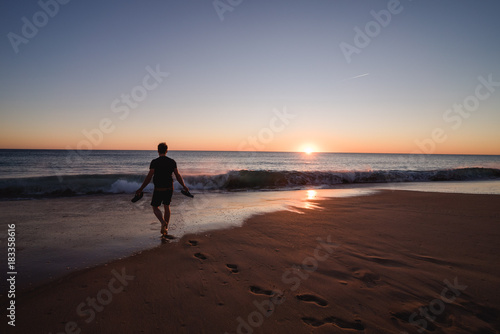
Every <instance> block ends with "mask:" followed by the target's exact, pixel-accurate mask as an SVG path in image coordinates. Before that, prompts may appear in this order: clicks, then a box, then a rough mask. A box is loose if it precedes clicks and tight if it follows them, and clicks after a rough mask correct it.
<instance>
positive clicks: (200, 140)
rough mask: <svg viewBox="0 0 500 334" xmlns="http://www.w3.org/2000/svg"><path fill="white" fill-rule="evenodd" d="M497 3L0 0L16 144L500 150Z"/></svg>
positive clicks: (2, 135)
mask: <svg viewBox="0 0 500 334" xmlns="http://www.w3.org/2000/svg"><path fill="white" fill-rule="evenodd" d="M499 12H500V2H498V1H496V0H484V1H463V0H443V1H431V0H427V1H425V0H413V1H412V0H401V1H397V0H390V1H355V0H308V1H304V0H252V1H250V0H216V1H211V0H189V1H187V0H183V1H159V0H141V1H138V0H136V1H129V0H120V1H95V0H89V1H75V0H72V1H68V0H58V1H57V0H40V1H13V0H7V1H3V2H2V3H1V4H0V13H1V14H0V30H1V36H2V39H1V45H0V64H1V67H0V115H1V116H0V117H1V122H0V148H25V149H72V150H78V149H91V150H101V149H131V150H132V149H144V150H146V149H152V150H154V149H155V148H156V145H157V143H158V142H161V141H165V142H167V144H168V145H169V148H170V149H171V150H228V151H237V150H252V151H253V150H256V151H303V150H306V149H309V150H313V151H323V152H359V153H425V154H500V131H499V128H500V40H499V38H498V32H499V31H500V20H498V13H499Z"/></svg>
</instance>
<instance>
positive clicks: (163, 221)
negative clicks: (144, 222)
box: [153, 207, 170, 234]
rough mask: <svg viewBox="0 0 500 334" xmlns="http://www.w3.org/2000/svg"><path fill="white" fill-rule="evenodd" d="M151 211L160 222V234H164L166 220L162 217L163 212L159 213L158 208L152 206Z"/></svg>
mask: <svg viewBox="0 0 500 334" xmlns="http://www.w3.org/2000/svg"><path fill="white" fill-rule="evenodd" d="M153 212H154V213H155V216H156V218H158V220H159V221H160V223H161V234H165V233H166V232H167V222H166V221H165V219H164V218H163V214H162V213H161V210H160V208H159V207H153ZM169 217H170V213H169Z"/></svg>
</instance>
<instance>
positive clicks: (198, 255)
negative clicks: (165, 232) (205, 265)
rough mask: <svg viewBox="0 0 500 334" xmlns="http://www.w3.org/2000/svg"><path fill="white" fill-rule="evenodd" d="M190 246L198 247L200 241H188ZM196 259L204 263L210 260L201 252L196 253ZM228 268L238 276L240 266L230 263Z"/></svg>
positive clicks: (227, 265)
mask: <svg viewBox="0 0 500 334" xmlns="http://www.w3.org/2000/svg"><path fill="white" fill-rule="evenodd" d="M188 245H189V246H192V247H195V246H198V241H197V240H188ZM194 257H195V258H197V259H200V260H202V261H204V260H206V259H207V258H208V257H207V256H206V255H205V254H203V253H199V252H198V253H195V254H194ZM226 267H227V269H229V271H230V272H231V273H233V274H237V273H238V272H239V271H240V270H239V268H238V265H236V264H231V263H228V264H226Z"/></svg>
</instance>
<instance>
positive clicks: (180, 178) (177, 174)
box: [174, 168, 189, 191]
mask: <svg viewBox="0 0 500 334" xmlns="http://www.w3.org/2000/svg"><path fill="white" fill-rule="evenodd" d="M174 174H175V178H176V179H177V182H179V183H180V185H181V186H182V187H183V188H184V190H186V191H189V188H188V187H187V186H186V185H185V184H184V180H183V179H182V176H181V174H179V170H178V169H177V168H176V169H174Z"/></svg>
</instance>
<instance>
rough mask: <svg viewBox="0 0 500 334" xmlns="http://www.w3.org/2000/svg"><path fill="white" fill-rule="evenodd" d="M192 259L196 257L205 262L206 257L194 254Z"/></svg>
mask: <svg viewBox="0 0 500 334" xmlns="http://www.w3.org/2000/svg"><path fill="white" fill-rule="evenodd" d="M194 257H196V258H198V259H200V260H206V259H207V257H206V256H205V255H203V254H201V253H196V254H194Z"/></svg>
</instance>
